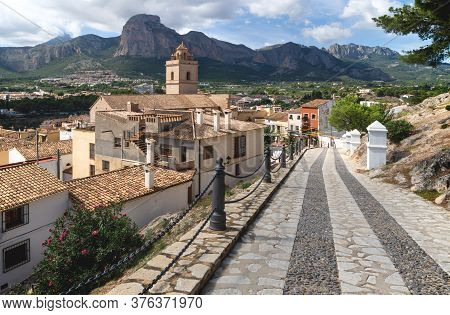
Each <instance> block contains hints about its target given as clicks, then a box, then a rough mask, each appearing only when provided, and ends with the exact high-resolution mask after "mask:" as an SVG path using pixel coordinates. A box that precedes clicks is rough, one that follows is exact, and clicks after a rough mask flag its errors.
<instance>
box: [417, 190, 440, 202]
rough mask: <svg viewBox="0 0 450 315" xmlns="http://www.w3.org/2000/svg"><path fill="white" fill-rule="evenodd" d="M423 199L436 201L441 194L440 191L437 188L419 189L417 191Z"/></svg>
mask: <svg viewBox="0 0 450 315" xmlns="http://www.w3.org/2000/svg"><path fill="white" fill-rule="evenodd" d="M415 193H416V194H417V195H419V196H420V197H422V198H423V199H426V200H429V201H432V202H434V200H435V199H436V198H437V197H439V196H440V193H439V192H438V191H436V190H419V191H416V192H415Z"/></svg>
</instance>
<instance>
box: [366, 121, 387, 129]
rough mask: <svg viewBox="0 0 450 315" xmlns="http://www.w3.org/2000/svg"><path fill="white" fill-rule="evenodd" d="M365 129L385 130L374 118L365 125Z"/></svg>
mask: <svg viewBox="0 0 450 315" xmlns="http://www.w3.org/2000/svg"><path fill="white" fill-rule="evenodd" d="M367 131H387V129H386V127H385V126H383V125H382V124H381V123H380V122H379V121H378V120H375V121H374V122H373V123H371V124H370V125H369V126H368V127H367Z"/></svg>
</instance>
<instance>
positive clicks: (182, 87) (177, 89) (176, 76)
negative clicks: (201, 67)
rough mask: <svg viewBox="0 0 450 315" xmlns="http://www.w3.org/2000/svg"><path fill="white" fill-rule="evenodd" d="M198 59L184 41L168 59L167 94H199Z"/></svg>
mask: <svg viewBox="0 0 450 315" xmlns="http://www.w3.org/2000/svg"><path fill="white" fill-rule="evenodd" d="M197 84H198V61H196V60H194V58H193V56H192V55H191V54H190V53H189V50H188V49H187V48H186V46H185V45H184V43H183V42H182V43H181V44H180V46H178V47H177V49H176V51H175V52H174V53H173V54H172V56H171V58H170V60H168V61H166V94H172V95H173V94H197Z"/></svg>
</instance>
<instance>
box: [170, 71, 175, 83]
mask: <svg viewBox="0 0 450 315" xmlns="http://www.w3.org/2000/svg"><path fill="white" fill-rule="evenodd" d="M174 77H175V74H174V73H173V71H172V72H171V73H170V80H172V81H173V80H174Z"/></svg>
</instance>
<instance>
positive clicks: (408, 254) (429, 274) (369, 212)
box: [308, 153, 450, 294]
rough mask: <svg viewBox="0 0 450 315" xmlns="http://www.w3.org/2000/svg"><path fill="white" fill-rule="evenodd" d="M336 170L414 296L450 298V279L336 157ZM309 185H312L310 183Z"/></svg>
mask: <svg viewBox="0 0 450 315" xmlns="http://www.w3.org/2000/svg"><path fill="white" fill-rule="evenodd" d="M335 161H336V169H337V171H338V173H339V176H340V177H341V179H342V181H343V182H344V184H345V185H346V186H347V188H348V190H349V191H350V193H351V194H352V196H353V198H354V199H355V201H356V203H357V205H358V207H359V208H360V210H361V212H362V213H363V215H364V217H365V218H366V220H367V222H368V223H369V225H370V227H371V229H372V230H373V231H374V233H375V234H376V236H377V237H378V239H379V240H380V242H381V244H382V245H383V247H384V249H385V251H386V252H387V254H388V255H389V256H390V257H391V260H392V262H393V263H394V265H395V267H396V268H397V270H398V271H399V272H400V275H401V277H402V278H403V280H404V282H405V285H406V286H407V287H408V289H409V291H410V292H411V293H412V294H450V276H449V275H448V274H447V273H446V272H445V271H444V270H442V268H441V267H440V266H439V265H438V264H437V263H436V262H435V261H434V260H433V259H432V258H431V257H430V256H429V255H428V254H427V253H426V252H425V251H424V250H423V249H422V248H421V247H420V246H419V245H418V244H417V243H416V242H415V241H414V240H413V239H412V238H411V236H409V234H408V233H407V232H406V231H405V230H404V229H403V228H402V227H401V226H400V224H398V223H397V221H395V219H394V218H393V217H392V216H391V215H390V214H389V213H388V212H387V211H386V209H385V208H384V207H383V206H382V205H381V204H380V203H379V202H378V201H377V200H376V199H375V198H374V197H373V196H372V195H371V194H370V193H369V192H368V191H367V189H366V188H364V186H363V185H362V184H361V183H360V182H359V181H358V180H357V179H356V178H355V177H354V176H353V175H352V174H351V173H350V172H349V171H348V169H347V167H346V165H345V163H344V161H343V160H342V157H341V156H340V155H339V154H338V153H337V154H335ZM308 183H309V182H308Z"/></svg>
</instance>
